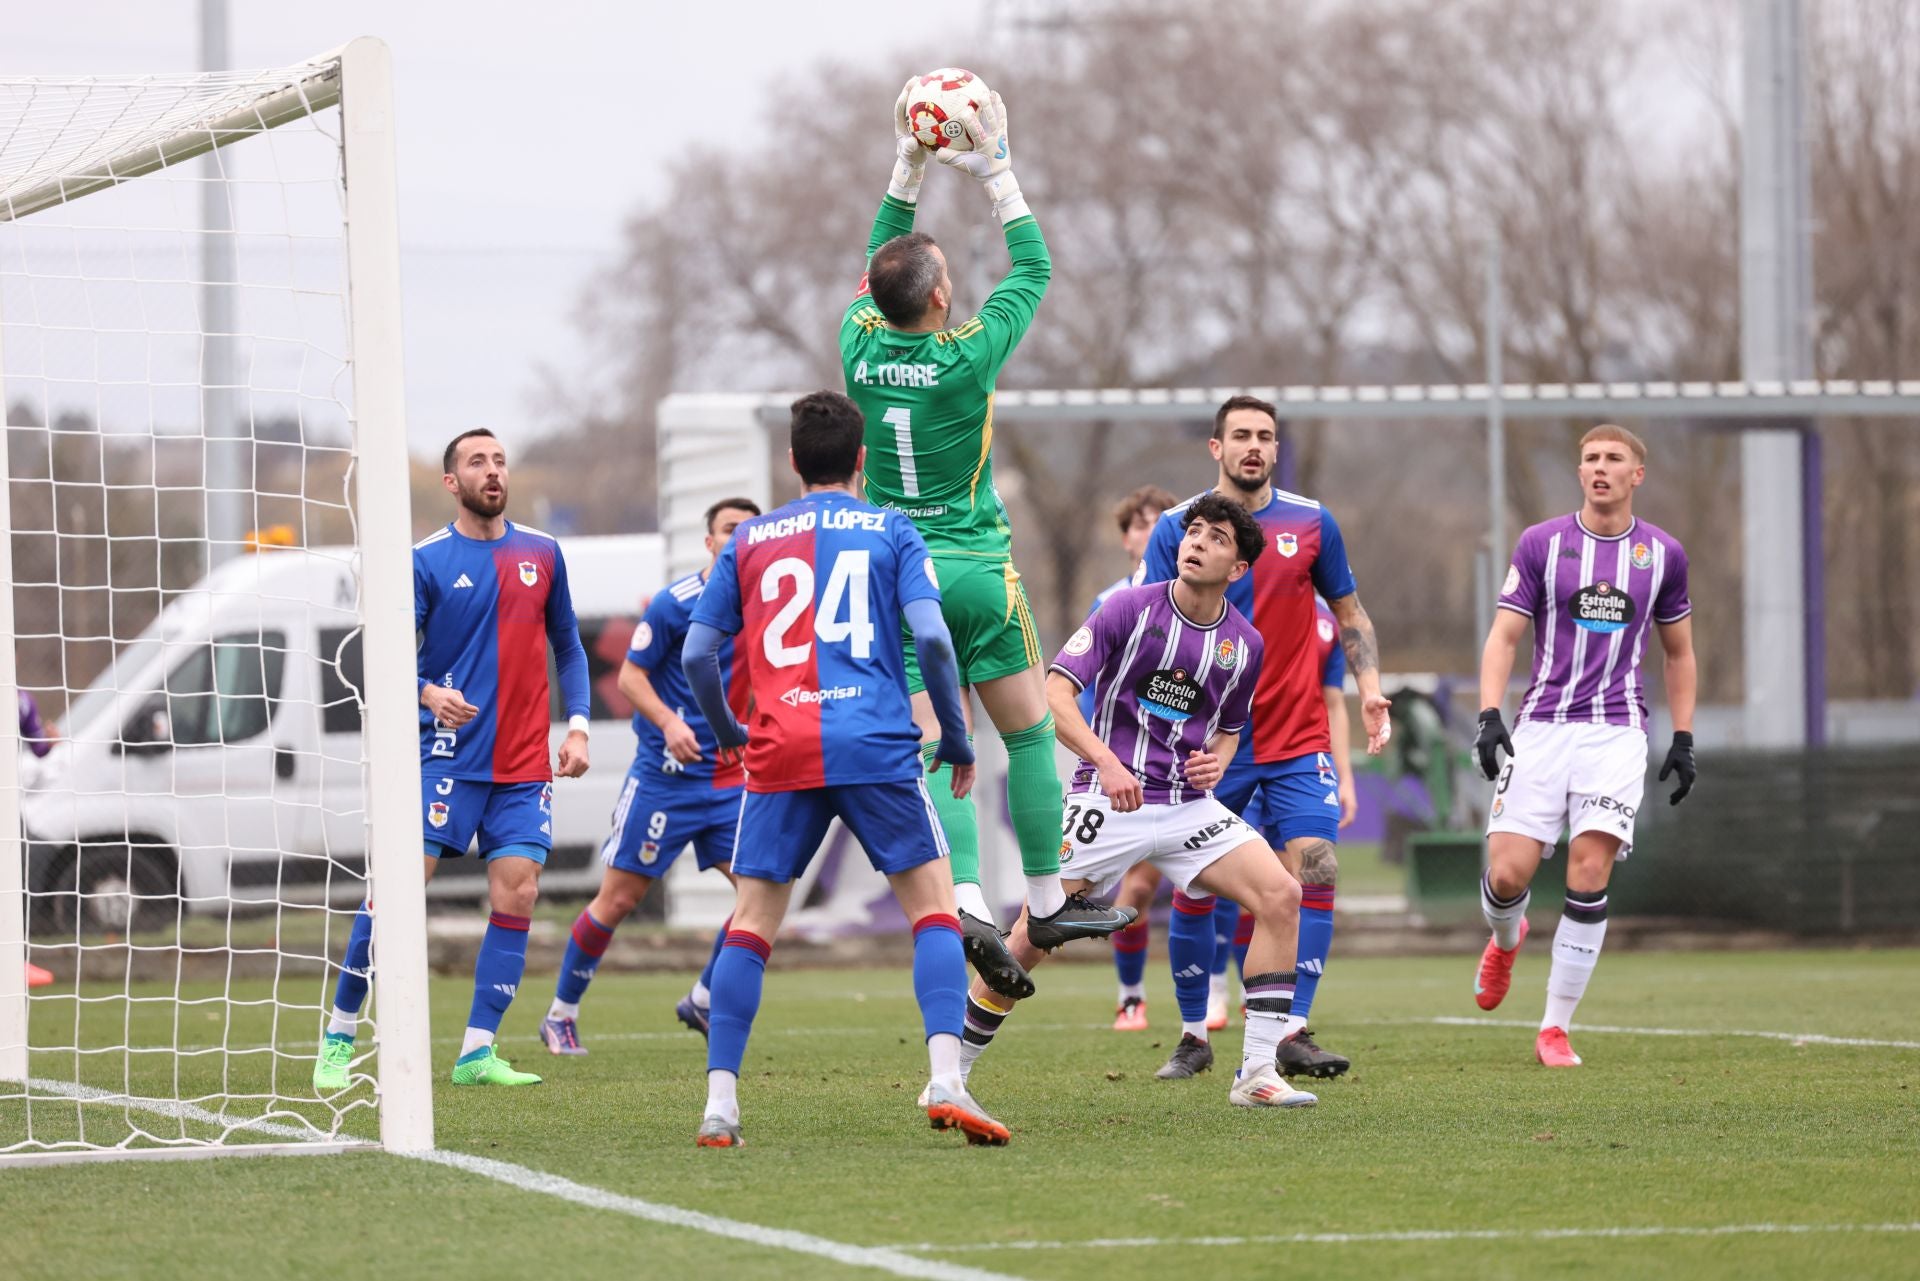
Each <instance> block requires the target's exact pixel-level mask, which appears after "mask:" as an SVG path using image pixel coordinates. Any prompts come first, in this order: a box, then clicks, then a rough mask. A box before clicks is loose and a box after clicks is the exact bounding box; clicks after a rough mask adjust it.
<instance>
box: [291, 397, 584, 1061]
mask: <svg viewBox="0 0 1920 1281" xmlns="http://www.w3.org/2000/svg"><path fill="white" fill-rule="evenodd" d="M441 466H442V468H443V470H444V475H442V477H441V483H442V484H443V486H444V487H445V488H446V491H447V493H448V494H449V495H450V496H452V497H453V499H454V500H455V502H456V503H457V504H458V507H457V511H456V513H455V515H454V518H453V520H452V521H450V522H448V523H447V524H446V525H444V526H442V527H441V528H440V529H438V530H436V531H434V532H433V533H432V534H429V535H428V536H427V537H425V538H423V539H421V540H420V541H419V542H418V543H416V544H415V545H414V548H413V618H414V628H415V630H416V631H417V632H418V633H419V636H420V646H419V651H418V654H417V655H416V659H415V661H416V670H415V676H416V679H417V681H418V684H419V691H420V709H421V710H420V791H421V796H420V802H421V805H420V808H421V837H422V845H423V847H424V849H423V852H424V853H425V855H426V859H425V869H424V870H425V873H426V879H427V880H429V881H431V880H432V879H433V875H434V872H435V871H436V870H437V869H438V868H439V866H440V864H441V862H442V861H443V860H445V859H451V858H461V857H464V856H465V854H466V852H467V847H468V846H469V845H477V847H478V852H479V855H480V857H481V859H482V860H483V861H484V862H485V863H486V868H487V897H488V902H489V904H490V906H491V907H492V913H491V915H490V916H489V917H488V919H487V929H486V933H485V934H483V935H482V936H481V940H480V948H479V952H478V954H477V955H476V956H475V958H474V966H473V1004H472V1006H471V1007H470V1008H469V1011H468V1014H467V1029H466V1034H465V1036H464V1037H463V1038H462V1039H461V1045H460V1057H459V1058H458V1059H457V1060H456V1061H455V1063H454V1066H453V1083H454V1084H455V1085H537V1084H539V1082H540V1078H539V1077H538V1076H535V1075H534V1074H533V1073H531V1072H516V1071H514V1070H513V1068H512V1067H511V1066H510V1065H509V1064H508V1063H507V1061H506V1060H505V1059H503V1058H501V1057H500V1056H499V1055H498V1054H496V1053H494V1048H493V1045H494V1038H495V1036H496V1035H497V1034H498V1032H499V1029H500V1020H501V1018H502V1017H503V1016H504V1015H505V1014H506V1012H507V1006H508V1005H509V1004H511V1003H512V1001H513V996H514V992H515V991H516V989H518V987H519V985H520V980H521V979H522V978H523V977H524V976H525V974H526V968H527V931H528V929H529V927H530V926H531V924H532V918H533V905H534V902H535V901H536V900H537V899H538V898H539V894H540V869H541V867H542V866H544V865H545V863H546V861H547V852H548V851H549V850H551V849H552V848H553V818H552V815H553V777H554V775H555V774H556V773H557V774H559V775H560V777H562V778H578V777H580V775H582V774H585V773H586V772H587V763H588V762H587V724H588V721H587V713H588V711H589V710H590V706H591V704H590V701H589V695H588V688H587V654H586V650H585V649H584V648H583V647H582V646H581V644H580V628H579V624H578V623H577V622H576V621H575V619H574V614H573V598H572V594H571V592H570V590H569V588H568V586H567V563H566V559H565V557H563V556H562V555H561V554H560V545H559V543H557V542H555V541H554V539H553V537H552V535H550V534H544V533H542V532H541V531H539V530H537V529H532V528H529V527H527V526H525V525H516V524H515V523H514V522H512V521H510V520H508V519H507V518H506V511H507V451H506V446H504V445H502V444H501V443H500V441H499V439H498V438H496V437H495V436H494V434H493V433H492V432H491V431H487V430H485V429H476V430H473V431H464V432H461V433H460V434H459V435H458V436H455V437H454V438H453V440H452V441H450V442H449V443H448V445H447V448H446V452H445V454H444V455H443V456H442V460H441ZM549 650H551V652H552V654H553V660H554V670H555V673H556V675H557V676H558V677H559V682H560V692H561V696H562V701H563V702H564V703H565V705H566V711H567V724H568V728H567V735H566V738H565V740H564V741H563V742H562V743H561V744H560V753H559V760H558V761H557V762H556V761H554V760H553V759H552V758H551V757H550V756H549V754H548V745H547V744H548V733H549V730H550V728H551V721H550V720H549V713H548V710H547V709H548V706H549V703H550V700H551V697H552V695H551V691H550V689H549V685H548V679H547V655H548V652H549ZM370 906H371V905H370V904H362V905H361V908H360V911H359V913H358V914H357V915H356V916H355V917H354V922H353V929H352V932H351V933H350V934H349V935H348V937H347V954H346V959H345V961H344V962H343V963H342V965H341V967H340V978H339V981H338V984H337V986H336V988H335V992H334V1003H333V1015H332V1017H331V1018H330V1019H329V1020H328V1022H327V1030H326V1035H325V1036H324V1037H323V1038H322V1039H321V1043H320V1054H319V1057H318V1059H317V1060H316V1062H315V1063H314V1069H313V1086H314V1089H315V1090H316V1091H318V1092H320V1093H323V1094H326V1093H332V1092H336V1091H339V1090H343V1089H345V1088H347V1086H348V1085H349V1083H350V1075H349V1071H350V1068H351V1066H352V1063H353V1049H354V1046H353V1041H354V1033H355V1030H356V1028H357V1027H358V1024H359V1017H360V1007H361V1005H362V1004H363V1003H364V1002H365V1001H366V999H367V987H368V983H369V981H370V980H369V972H370V970H369V967H370V962H371V947H372V940H373V918H372V916H371V914H370V910H369V909H370Z"/></svg>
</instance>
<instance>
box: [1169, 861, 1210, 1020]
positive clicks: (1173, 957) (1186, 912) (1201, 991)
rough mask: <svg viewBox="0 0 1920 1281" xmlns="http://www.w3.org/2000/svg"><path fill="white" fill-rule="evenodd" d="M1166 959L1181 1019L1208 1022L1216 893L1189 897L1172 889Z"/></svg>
mask: <svg viewBox="0 0 1920 1281" xmlns="http://www.w3.org/2000/svg"><path fill="white" fill-rule="evenodd" d="M1167 962H1168V964H1169V965H1170V966H1171V967H1172V969H1173V993H1174V996H1175V997H1177V998H1178V999H1179V1002H1180V1021H1181V1022H1182V1023H1198V1024H1200V1025H1201V1026H1202V1027H1204V1026H1205V1025H1206V1022H1207V987H1208V984H1209V981H1210V980H1211V978H1212V975H1213V896H1212V895H1210V894H1209V895H1207V896H1206V897H1204V898H1189V897H1188V896H1187V895H1186V894H1184V893H1182V892H1181V891H1179V890H1175V891H1174V892H1173V916H1172V918H1171V919H1170V920H1169V921H1168V922H1167Z"/></svg>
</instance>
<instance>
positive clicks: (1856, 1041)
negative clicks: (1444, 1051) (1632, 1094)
mask: <svg viewBox="0 0 1920 1281" xmlns="http://www.w3.org/2000/svg"><path fill="white" fill-rule="evenodd" d="M1352 1022H1353V1023H1354V1024H1355V1025H1356V1026H1358V1025H1362V1024H1364V1025H1368V1026H1375V1027H1385V1026H1399V1027H1405V1026H1407V1025H1409V1024H1439V1025H1441V1026H1443V1027H1531V1028H1537V1027H1539V1026H1540V1025H1539V1023H1537V1022H1533V1021H1529V1020H1527V1019H1481V1018H1471V1017H1468V1016H1465V1015H1450V1014H1442V1015H1438V1016H1436V1017H1434V1018H1426V1019H1354V1020H1352ZM1571 1030H1573V1031H1575V1032H1599V1033H1607V1034H1615V1035H1620V1036H1747V1037H1757V1038H1759V1039H1761V1040H1765V1041H1785V1042H1787V1043H1788V1044H1789V1045H1848V1046H1853V1047H1855V1048H1863V1049H1876V1050H1920V1041H1876V1040H1871V1039H1868V1038H1866V1037H1858V1036H1822V1035H1820V1034H1819V1033H1817V1032H1757V1031H1753V1030H1750V1029H1744V1028H1700V1027H1610V1026H1607V1025H1604V1024H1599V1023H1580V1024H1576V1025H1575V1026H1574V1027H1573V1028H1572V1029H1571Z"/></svg>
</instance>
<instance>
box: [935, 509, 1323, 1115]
mask: <svg viewBox="0 0 1920 1281" xmlns="http://www.w3.org/2000/svg"><path fill="white" fill-rule="evenodd" d="M1265 542H1266V538H1265V535H1264V534H1263V533H1262V532H1261V529H1260V525H1259V523H1258V522H1257V521H1255V520H1254V519H1253V517H1252V516H1251V515H1249V514H1248V513H1247V511H1246V509H1245V508H1244V507H1242V506H1241V505H1240V504H1238V503H1235V502H1233V501H1232V500H1231V499H1228V498H1225V497H1222V496H1220V495H1218V494H1207V495H1203V496H1202V497H1200V498H1198V499H1196V500H1195V501H1194V502H1193V503H1192V504H1191V505H1189V507H1188V508H1187V511H1186V513H1185V532H1184V534H1183V536H1182V538H1181V542H1180V548H1179V553H1178V557H1177V565H1178V576H1177V577H1176V578H1175V579H1174V580H1172V581H1170V582H1163V583H1153V584H1151V585H1149V586H1144V587H1129V588H1127V589H1126V590H1124V591H1119V592H1115V593H1114V594H1113V595H1112V596H1110V597H1108V598H1107V602H1106V604H1104V605H1102V606H1101V607H1100V610H1099V612H1097V613H1096V614H1095V615H1094V616H1093V618H1092V619H1090V620H1089V621H1088V622H1087V623H1086V625H1084V626H1082V627H1081V628H1080V630H1079V631H1077V632H1075V633H1074V634H1073V636H1072V637H1071V638H1069V639H1068V641H1067V643H1066V646H1065V647H1064V648H1063V649H1062V650H1061V651H1060V654H1059V656H1058V657H1057V658H1055V659H1054V661H1053V667H1052V669H1051V671H1050V672H1049V673H1048V675H1047V701H1048V703H1049V704H1050V705H1051V706H1052V709H1053V715H1054V720H1055V723H1056V724H1057V725H1058V727H1059V728H1058V733H1059V736H1060V741H1061V742H1062V743H1064V744H1065V745H1066V746H1067V747H1068V748H1069V749H1071V750H1073V751H1075V752H1078V753H1079V755H1080V764H1079V767H1078V768H1077V769H1076V770H1075V771H1074V775H1073V782H1072V783H1071V785H1070V786H1069V787H1068V790H1067V801H1066V812H1065V815H1064V819H1063V822H1062V829H1063V837H1062V840H1061V843H1060V869H1061V877H1062V878H1063V881H1064V883H1065V887H1066V889H1067V891H1068V892H1069V893H1082V892H1085V891H1086V890H1088V889H1101V888H1105V887H1108V886H1111V885H1113V884H1115V883H1116V882H1118V881H1119V880H1120V878H1121V877H1122V876H1124V875H1125V874H1126V873H1127V871H1128V870H1129V869H1130V868H1132V867H1133V866H1134V865H1136V864H1138V863H1142V862H1148V861H1151V862H1153V863H1154V864H1156V865H1158V866H1159V868H1160V870H1161V871H1162V872H1164V873H1166V875H1167V876H1168V877H1169V878H1171V879H1172V881H1173V882H1174V884H1176V885H1178V886H1179V887H1180V888H1181V889H1182V890H1183V891H1184V890H1188V889H1190V888H1194V887H1198V889H1199V891H1200V892H1201V893H1206V894H1220V895H1224V896H1226V897H1228V898H1231V899H1233V900H1234V901H1235V902H1237V903H1239V904H1241V905H1242V906H1243V907H1246V908H1248V909H1250V910H1251V911H1253V912H1255V913H1257V914H1258V921H1257V923H1256V925H1255V927H1254V936H1253V940H1252V943H1251V944H1250V945H1249V947H1248V949H1247V969H1248V971H1250V972H1249V973H1248V975H1247V978H1246V987H1247V1025H1246V1040H1245V1045H1244V1049H1243V1053H1242V1059H1241V1064H1240V1070H1239V1072H1238V1073H1236V1074H1235V1078H1234V1083H1233V1087H1232V1089H1231V1090H1230V1091H1229V1093H1228V1099H1229V1101H1230V1102H1232V1103H1233V1104H1234V1105H1235V1106H1236V1107H1307V1106H1311V1105H1312V1104H1313V1103H1315V1102H1317V1100H1316V1099H1315V1097H1314V1096H1313V1095H1311V1094H1308V1093H1307V1092H1305V1091H1304V1090H1296V1089H1294V1088H1293V1087H1292V1086H1291V1085H1289V1084H1288V1083H1287V1082H1286V1081H1285V1080H1284V1079H1283V1078H1282V1077H1281V1076H1280V1073H1279V1070H1278V1068H1277V1066H1276V1064H1275V1055H1276V1053H1277V1050H1278V1047H1279V1045H1280V1041H1281V1040H1282V1038H1284V1037H1286V1036H1288V1035H1290V1034H1291V1033H1293V1032H1295V1031H1297V1030H1298V1029H1299V1027H1300V1024H1301V1020H1300V1019H1299V1018H1297V1017H1296V1016H1295V1015H1294V1014H1293V1011H1292V1004H1293V989H1294V981H1295V976H1294V956H1295V949H1296V947H1297V945H1298V943H1299V937H1298V935H1299V927H1300V882H1298V881H1297V880H1295V879H1294V878H1293V876H1292V875H1291V874H1290V873H1288V871H1287V869H1286V868H1285V867H1283V866H1282V865H1281V862H1280V860H1279V858H1278V857H1277V856H1276V855H1275V854H1274V851H1273V847H1272V846H1270V845H1268V844H1267V842H1266V840H1265V839H1264V838H1262V837H1261V835H1260V834H1259V833H1258V832H1255V831H1254V830H1253V829H1252V828H1250V827H1248V826H1247V824H1246V823H1245V822H1244V821H1243V820H1242V819H1241V818H1240V817H1239V816H1238V815H1236V814H1234V813H1233V812H1232V811H1231V810H1229V809H1228V808H1227V807H1226V806H1224V805H1222V804H1221V803H1220V802H1219V801H1218V800H1216V799H1214V796H1213V788H1214V786H1215V785H1216V784H1217V783H1219V781H1220V778H1221V775H1222V774H1223V773H1224V772H1225V768H1226V763H1227V762H1228V761H1230V760H1232V759H1233V754H1234V751H1235V749H1236V748H1237V747H1238V745H1239V737H1240V732H1241V731H1242V730H1243V729H1245V728H1246V726H1247V721H1248V716H1249V714H1250V709H1251V705H1252V701H1253V694H1254V688H1255V686H1256V684H1257V683H1258V680H1259V675H1260V665H1261V656H1262V652H1263V649H1264V647H1263V645H1262V643H1261V639H1260V634H1259V632H1258V631H1256V630H1255V628H1254V626H1253V624H1252V623H1251V622H1250V621H1248V619H1247V618H1246V617H1245V616H1244V615H1242V614H1241V613H1240V612H1239V611H1238V610H1236V609H1235V608H1233V606H1232V605H1230V604H1229V603H1228V602H1227V598H1226V590H1227V585H1228V584H1229V583H1231V582H1234V581H1236V580H1238V579H1239V578H1241V577H1242V576H1244V575H1245V574H1246V573H1247V572H1248V567H1249V565H1250V564H1251V563H1252V562H1253V561H1254V560H1255V559H1256V558H1257V557H1258V556H1259V555H1260V553H1261V549H1262V547H1263V546H1264V545H1265ZM1090 685H1097V686H1098V688H1099V691H1100V694H1099V700H1098V702H1097V704H1096V706H1095V708H1094V715H1093V720H1092V721H1091V722H1088V721H1087V719H1086V718H1084V717H1083V716H1081V714H1080V708H1079V706H1078V704H1077V702H1076V701H1075V700H1076V696H1077V695H1078V694H1079V692H1080V691H1081V690H1082V689H1085V688H1086V687H1088V686H1090ZM1008 946H1009V947H1010V948H1011V949H1012V951H1013V954H1014V956H1015V958H1016V959H1018V960H1019V961H1020V963H1021V964H1022V965H1025V966H1027V967H1029V968H1031V967H1032V966H1034V965H1037V964H1039V962H1040V959H1041V957H1042V956H1043V955H1044V953H1043V952H1042V950H1041V949H1040V948H1038V947H1036V946H1034V945H1033V943H1032V942H1031V941H1030V940H1029V938H1028V935H1027V929H1026V917H1025V916H1024V915H1022V917H1021V919H1020V920H1018V921H1016V922H1015V923H1014V927H1013V932H1012V934H1011V936H1010V937H1009V938H1008ZM1012 1009H1013V1004H1012V1002H1010V1001H1008V1000H1007V999H1006V998H1004V997H1000V996H997V995H996V994H995V993H993V992H991V991H989V990H988V988H987V986H986V984H985V983H983V982H980V981H979V980H977V979H976V980H975V982H974V984H973V989H972V991H971V992H970V993H969V994H968V998H967V1022H966V1032H965V1034H964V1037H963V1040H964V1042H965V1044H964V1046H963V1048H962V1051H961V1053H962V1060H961V1062H962V1067H963V1068H965V1069H968V1070H970V1069H971V1068H972V1065H973V1063H974V1062H975V1060H977V1059H978V1058H979V1056H980V1054H981V1052H982V1051H984V1050H985V1049H986V1047H987V1046H988V1045H989V1044H990V1043H991V1042H992V1040H993V1037H994V1034H995V1033H996V1032H998V1031H999V1029H1000V1025H1001V1024H1002V1023H1003V1022H1005V1020H1006V1017H1007V1015H1008V1014H1009V1013H1010V1012H1011V1011H1012ZM1175 1057H1176V1059H1178V1060H1179V1061H1180V1062H1181V1064H1182V1066H1183V1068H1184V1069H1185V1070H1184V1071H1182V1072H1181V1073H1180V1075H1183V1076H1192V1075H1195V1074H1196V1073H1199V1072H1204V1071H1205V1070H1207V1068H1209V1067H1211V1066H1212V1064H1213V1049H1212V1046H1211V1045H1209V1044H1208V1042H1207V1036H1206V1021H1205V1016H1204V1012H1203V1013H1202V1016H1201V1018H1200V1019H1198V1020H1196V1021H1193V1022H1190V1023H1189V1024H1188V1025H1187V1026H1185V1027H1184V1028H1183V1029H1182V1035H1181V1038H1180V1046H1179V1048H1178V1049H1177V1050H1176V1051H1175Z"/></svg>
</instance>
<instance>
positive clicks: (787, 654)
mask: <svg viewBox="0 0 1920 1281" xmlns="http://www.w3.org/2000/svg"><path fill="white" fill-rule="evenodd" d="M901 412H903V413H904V412H905V411H904V410H902V411H901ZM868 565H869V558H868V555H867V550H866V548H864V547H862V548H851V549H849V550H847V551H843V552H841V553H840V554H839V555H838V556H835V557H834V558H833V568H832V569H830V570H828V571H827V587H826V590H825V591H824V592H822V593H821V594H820V609H819V612H818V613H816V614H815V615H814V619H813V632H814V635H815V636H818V637H819V638H820V643H821V644H823V645H837V644H840V643H841V642H843V641H844V642H847V643H848V644H850V645H851V646H852V648H853V656H854V657H855V658H868V657H871V656H872V654H873V620H872V615H871V613H870V612H869V606H868V602H867V570H868ZM786 582H791V583H792V584H793V595H792V596H790V597H788V598H787V600H786V602H785V603H784V604H782V605H781V606H780V608H779V610H778V611H776V612H775V613H774V616H773V618H772V619H771V620H770V621H769V622H768V623H767V629H766V631H765V632H764V633H763V634H762V635H761V637H760V647H761V650H762V651H763V652H764V653H765V654H766V656H767V661H768V662H769V663H771V664H773V666H775V667H798V666H799V665H800V664H801V663H804V662H806V661H807V658H808V656H809V655H810V654H812V653H813V642H812V641H811V640H802V641H800V642H799V643H798V644H795V645H789V644H787V642H786V635H787V629H788V628H790V627H792V626H793V625H794V623H795V622H797V621H799V618H800V615H802V614H804V613H805V612H806V609H807V604H808V602H810V601H811V600H812V599H813V566H812V565H809V564H808V563H807V562H806V561H804V560H801V559H800V558H799V557H797V556H782V557H781V558H780V559H779V560H776V561H774V562H773V564H771V565H769V566H767V572H766V573H765V574H764V575H762V576H761V579H760V599H761V600H763V601H767V602H772V601H774V600H778V599H779V598H780V595H781V591H780V585H781V584H782V583H786ZM842 607H844V608H845V611H846V616H845V617H844V618H842V617H840V613H841V610H842Z"/></svg>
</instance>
